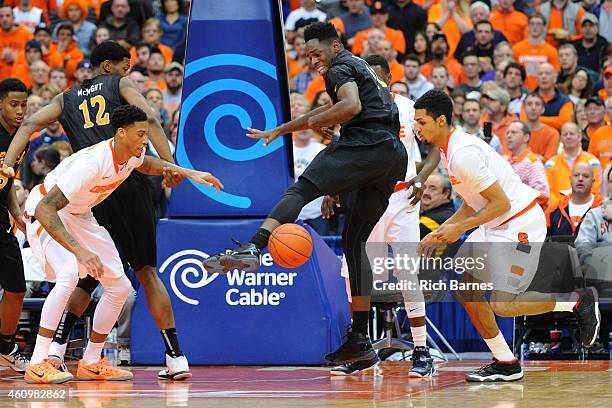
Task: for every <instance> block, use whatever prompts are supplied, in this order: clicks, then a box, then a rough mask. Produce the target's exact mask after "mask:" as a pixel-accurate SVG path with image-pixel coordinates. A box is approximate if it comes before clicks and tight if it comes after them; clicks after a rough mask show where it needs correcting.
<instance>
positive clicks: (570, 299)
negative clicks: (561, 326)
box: [553, 292, 580, 312]
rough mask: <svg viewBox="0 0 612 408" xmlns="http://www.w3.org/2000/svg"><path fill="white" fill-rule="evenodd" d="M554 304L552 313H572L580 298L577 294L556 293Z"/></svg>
mask: <svg viewBox="0 0 612 408" xmlns="http://www.w3.org/2000/svg"><path fill="white" fill-rule="evenodd" d="M555 298H556V302H555V308H554V309H553V312H573V311H574V307H576V304H577V303H578V300H579V299H580V296H579V295H578V293H577V292H572V293H558V294H556V295H555Z"/></svg>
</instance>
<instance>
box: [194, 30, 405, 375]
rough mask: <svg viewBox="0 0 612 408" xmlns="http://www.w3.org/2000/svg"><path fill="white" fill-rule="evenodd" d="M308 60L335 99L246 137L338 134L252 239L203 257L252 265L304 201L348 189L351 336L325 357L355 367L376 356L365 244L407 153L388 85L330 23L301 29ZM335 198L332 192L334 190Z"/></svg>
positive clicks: (217, 263) (218, 267) (213, 262)
mask: <svg viewBox="0 0 612 408" xmlns="http://www.w3.org/2000/svg"><path fill="white" fill-rule="evenodd" d="M304 39H305V40H306V47H307V49H308V56H309V57H310V60H311V63H312V66H313V67H314V69H315V70H317V71H318V72H319V74H321V75H323V76H324V78H325V87H326V91H327V93H328V94H329V95H330V96H331V98H332V102H333V105H332V106H330V105H325V106H321V107H319V108H317V109H315V110H313V111H311V112H309V113H307V114H305V115H304V116H301V117H299V118H297V119H294V120H292V121H290V122H288V123H285V124H282V125H280V126H279V127H277V128H274V129H271V130H267V131H263V132H262V131H259V130H255V129H249V133H250V134H249V136H250V137H252V138H255V139H263V140H265V141H266V145H267V144H269V143H271V142H272V141H273V140H275V139H277V138H278V137H280V136H282V135H284V134H287V133H291V132H295V131H298V130H303V129H313V130H315V131H317V132H319V133H321V134H326V128H328V127H333V126H334V125H336V124H342V127H341V129H340V139H339V140H338V141H337V142H332V143H331V144H330V145H328V146H327V147H326V148H325V149H324V150H322V151H321V152H320V153H319V154H318V155H317V157H315V158H314V160H313V161H312V162H311V163H310V165H309V166H308V167H307V168H306V170H305V171H304V173H303V174H302V176H301V177H300V178H299V179H298V180H297V182H296V183H295V184H294V185H293V186H291V187H290V188H289V189H288V190H287V192H286V193H285V195H284V196H283V197H282V198H281V200H280V201H279V202H278V204H277V205H276V206H275V207H274V208H273V209H272V211H271V213H270V214H269V215H268V218H267V219H266V220H265V221H264V223H263V224H262V226H261V228H260V229H259V230H258V231H257V232H256V233H255V235H254V236H253V237H252V238H251V240H250V241H249V243H247V244H246V245H242V246H240V247H239V248H238V249H236V250H228V251H227V252H225V253H220V254H217V255H213V256H211V257H209V258H208V259H206V260H205V261H204V267H205V268H206V269H207V270H208V271H209V272H217V273H226V272H228V271H229V270H230V269H233V268H240V269H242V270H245V271H247V272H248V271H255V270H257V269H258V268H259V266H260V261H259V256H260V253H261V251H262V250H263V249H264V248H265V247H266V246H267V244H268V238H269V237H270V235H271V233H272V231H274V229H276V228H277V227H278V226H280V225H281V224H285V223H292V222H294V221H295V220H296V218H297V217H298V214H299V213H300V210H301V209H302V207H303V206H304V205H306V204H307V203H309V202H311V201H312V200H314V199H315V198H317V197H321V196H323V195H327V196H337V195H339V194H349V198H348V202H349V204H348V206H347V207H348V212H347V220H346V223H345V226H344V231H343V233H342V238H343V239H342V246H343V250H344V253H345V256H346V259H347V264H348V269H349V279H350V284H351V294H352V299H353V304H352V305H353V325H352V331H350V332H349V333H348V340H347V342H346V343H344V344H343V345H342V346H340V348H339V349H338V350H336V351H335V352H333V353H330V354H328V355H327V356H325V358H326V359H327V360H328V361H329V362H332V363H336V364H341V365H340V366H339V367H337V368H336V369H334V370H332V374H334V373H338V371H339V372H340V373H342V374H343V375H347V374H356V373H359V372H361V371H362V370H364V369H366V368H370V367H372V366H373V365H375V364H378V362H379V361H380V360H379V359H378V356H377V355H376V353H375V352H374V351H373V350H372V345H371V343H370V340H369V338H368V336H367V332H368V321H369V309H370V295H371V291H372V281H373V277H372V270H371V268H370V266H369V262H362V261H363V258H362V257H363V256H366V255H365V253H363V251H362V245H363V244H364V243H365V242H366V241H367V239H368V237H369V236H370V233H371V231H372V229H373V228H374V225H376V223H377V222H378V220H379V219H380V217H381V216H382V215H383V213H384V212H385V210H386V209H387V205H388V204H389V197H390V196H391V194H392V193H393V189H394V187H395V184H396V182H397V181H401V180H404V177H405V176H406V166H407V159H408V158H407V153H406V149H405V148H404V146H403V144H402V143H401V141H400V139H399V128H400V124H399V113H398V109H397V105H395V103H394V102H393V98H392V96H391V93H390V92H389V90H388V88H387V84H386V83H385V82H384V81H383V80H381V79H380V78H379V77H378V76H377V75H376V73H375V72H374V71H373V69H372V68H371V67H370V66H369V65H368V64H367V63H366V62H365V61H364V60H362V59H361V58H358V57H355V56H353V55H352V54H351V53H350V52H348V51H346V50H345V49H344V48H343V46H342V43H341V42H340V39H339V38H338V34H337V32H336V30H335V28H334V27H333V26H332V25H331V24H329V23H327V24H326V23H314V24H310V25H309V26H308V27H306V30H305V32H304ZM336 198H337V197H336Z"/></svg>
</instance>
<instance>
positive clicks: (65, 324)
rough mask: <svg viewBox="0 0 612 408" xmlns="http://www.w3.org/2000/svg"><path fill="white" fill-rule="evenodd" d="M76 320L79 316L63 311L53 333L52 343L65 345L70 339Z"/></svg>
mask: <svg viewBox="0 0 612 408" xmlns="http://www.w3.org/2000/svg"><path fill="white" fill-rule="evenodd" d="M77 320H79V316H77V315H75V314H74V313H72V312H70V311H68V310H66V311H64V314H63V315H62V320H60V322H59V325H58V326H57V330H56V331H55V336H54V337H53V341H54V342H56V343H59V344H66V342H67V341H68V338H69V337H70V332H71V331H72V328H73V327H74V324H75V323H76V321H77Z"/></svg>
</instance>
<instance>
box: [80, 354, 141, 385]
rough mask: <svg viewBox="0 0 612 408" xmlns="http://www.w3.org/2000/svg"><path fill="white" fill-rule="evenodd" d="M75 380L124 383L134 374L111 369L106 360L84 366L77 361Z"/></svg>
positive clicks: (81, 361)
mask: <svg viewBox="0 0 612 408" xmlns="http://www.w3.org/2000/svg"><path fill="white" fill-rule="evenodd" d="M77 378H78V379H79V380H81V381H91V380H105V381H126V380H132V379H133V378H134V374H132V372H131V371H127V370H122V369H120V368H115V367H113V366H112V365H111V364H110V363H109V362H108V360H107V359H106V358H102V359H100V360H99V361H98V362H96V363H93V364H85V363H84V362H83V360H80V361H79V368H78V369H77Z"/></svg>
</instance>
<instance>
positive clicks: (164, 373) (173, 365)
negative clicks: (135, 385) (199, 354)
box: [157, 354, 191, 380]
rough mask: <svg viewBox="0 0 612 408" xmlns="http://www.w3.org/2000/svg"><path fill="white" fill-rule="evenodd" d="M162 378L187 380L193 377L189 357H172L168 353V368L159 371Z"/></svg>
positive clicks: (158, 376)
mask: <svg viewBox="0 0 612 408" xmlns="http://www.w3.org/2000/svg"><path fill="white" fill-rule="evenodd" d="M157 378H159V379H161V380H185V379H187V378H191V373H190V372H189V363H188V362H187V357H185V356H180V357H170V356H169V355H167V354H166V369H165V370H161V371H160V372H159V373H157Z"/></svg>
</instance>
